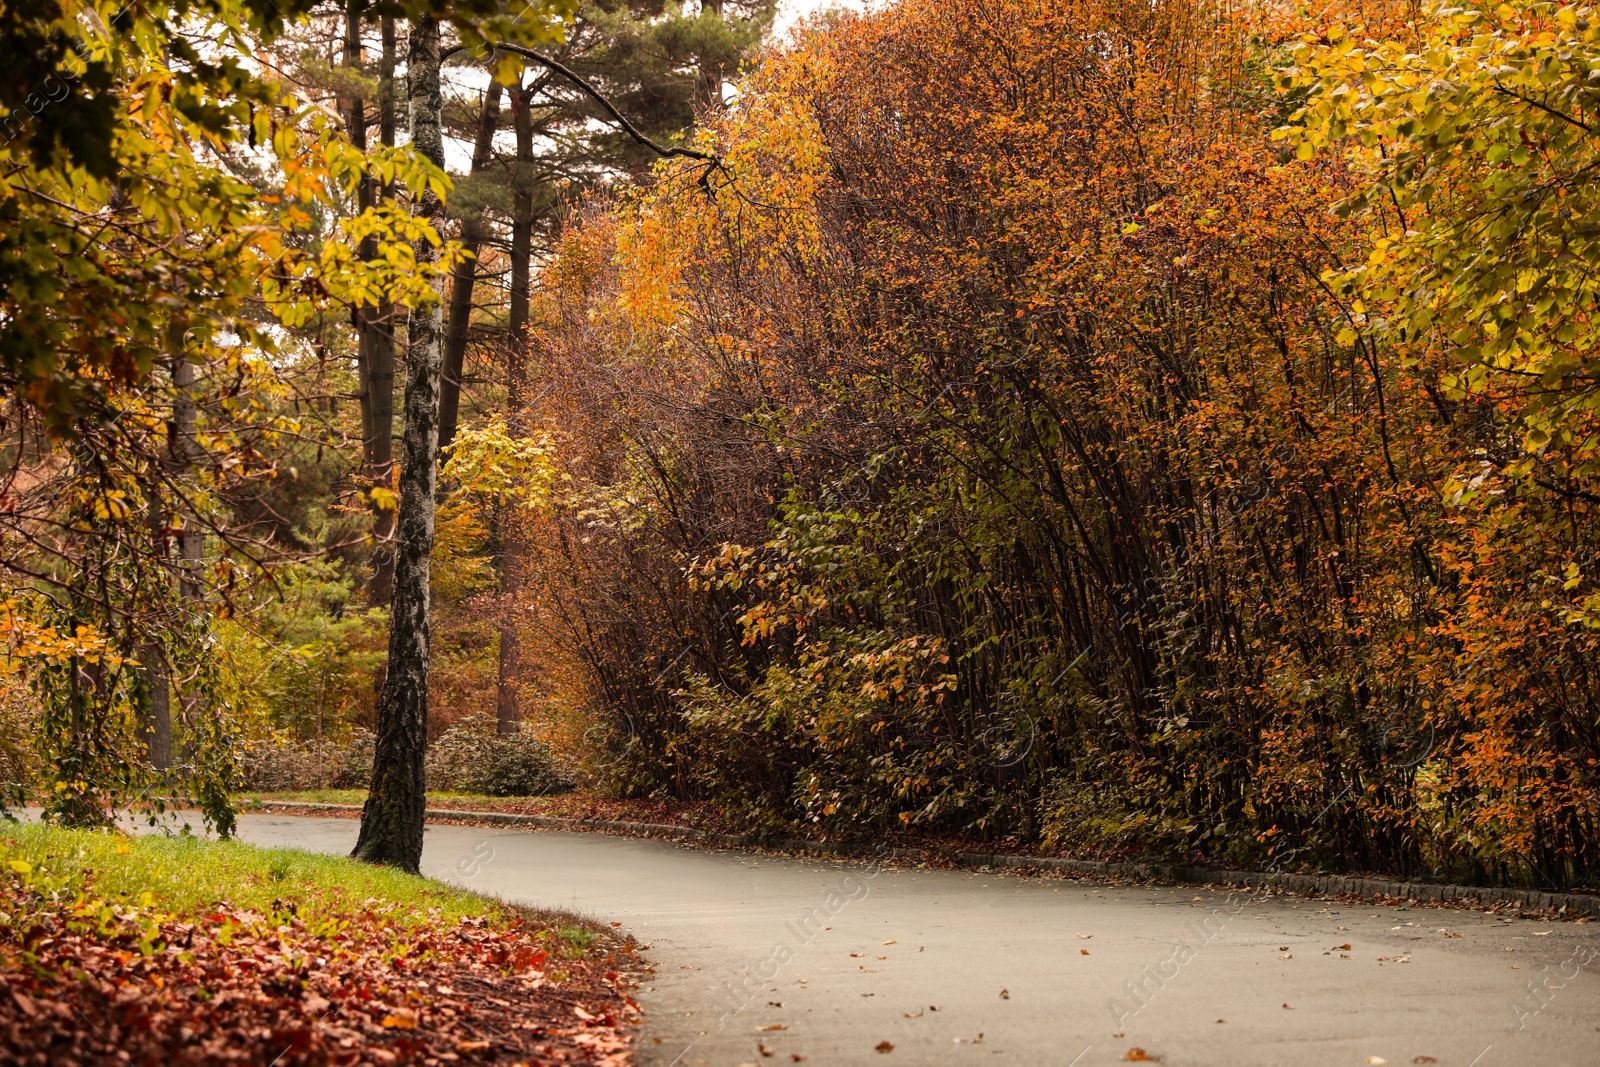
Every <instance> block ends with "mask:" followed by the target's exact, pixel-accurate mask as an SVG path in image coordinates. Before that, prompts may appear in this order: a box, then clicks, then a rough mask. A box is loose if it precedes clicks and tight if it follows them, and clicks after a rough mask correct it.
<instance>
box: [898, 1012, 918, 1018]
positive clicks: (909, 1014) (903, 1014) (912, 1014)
mask: <svg viewBox="0 0 1600 1067" xmlns="http://www.w3.org/2000/svg"><path fill="white" fill-rule="evenodd" d="M900 1015H901V1017H902V1018H906V1019H920V1018H922V1012H920V1011H903V1012H901V1013H900Z"/></svg>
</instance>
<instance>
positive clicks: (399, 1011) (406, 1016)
mask: <svg viewBox="0 0 1600 1067" xmlns="http://www.w3.org/2000/svg"><path fill="white" fill-rule="evenodd" d="M383 1025H384V1028H385V1029H388V1030H415V1029H416V1028H417V1013H416V1012H414V1011H412V1010H411V1009H410V1008H396V1009H395V1010H394V1011H393V1012H392V1013H391V1014H389V1015H385V1016H384V1017H383Z"/></svg>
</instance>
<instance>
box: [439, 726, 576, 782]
mask: <svg viewBox="0 0 1600 1067" xmlns="http://www.w3.org/2000/svg"><path fill="white" fill-rule="evenodd" d="M427 769H428V787H429V789H433V790H441V791H443V790H448V791H451V792H458V793H483V794H485V795H487V796H491V797H527V796H541V795H543V794H546V793H564V792H566V791H567V790H570V789H571V788H572V782H571V780H569V779H568V778H567V777H566V775H564V774H562V773H561V771H560V770H558V769H557V767H556V765H555V761H554V760H553V759H552V757H551V755H550V750H549V748H548V747H546V746H545V745H544V744H543V743H542V742H540V741H538V740H536V739H535V738H534V737H533V735H532V734H531V733H529V732H528V731H526V730H523V731H521V732H519V733H517V734H514V735H512V736H509V737H501V736H500V735H499V734H498V733H496V732H495V722H494V720H493V719H491V718H489V717H488V716H486V715H474V716H470V717H468V718H465V719H461V720H459V721H458V722H456V723H455V724H454V725H452V726H451V727H450V728H449V729H448V730H446V731H445V732H444V736H442V737H440V738H439V739H438V740H437V741H435V742H434V743H433V744H432V745H430V746H429V748H428V766H427Z"/></svg>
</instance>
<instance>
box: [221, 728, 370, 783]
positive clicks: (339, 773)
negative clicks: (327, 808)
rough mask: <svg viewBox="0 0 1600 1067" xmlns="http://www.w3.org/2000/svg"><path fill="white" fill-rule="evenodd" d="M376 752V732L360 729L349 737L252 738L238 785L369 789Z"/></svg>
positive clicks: (247, 747)
mask: <svg viewBox="0 0 1600 1067" xmlns="http://www.w3.org/2000/svg"><path fill="white" fill-rule="evenodd" d="M372 752H373V735H372V732H371V731H370V730H360V729H358V730H356V731H355V732H354V733H353V734H352V736H351V737H350V739H349V740H345V741H335V740H333V739H331V738H325V739H322V740H317V739H315V738H313V739H311V740H308V741H295V742H289V743H286V744H285V743H280V742H278V741H275V740H273V739H270V738H269V739H266V740H262V741H254V742H248V743H246V744H245V745H244V748H243V751H242V753H241V754H240V759H239V784H238V787H239V788H240V789H245V790H251V791H254V792H262V793H270V792H291V791H297V790H304V789H365V788H366V786H367V783H368V782H369V781H370V780H371V779H372Z"/></svg>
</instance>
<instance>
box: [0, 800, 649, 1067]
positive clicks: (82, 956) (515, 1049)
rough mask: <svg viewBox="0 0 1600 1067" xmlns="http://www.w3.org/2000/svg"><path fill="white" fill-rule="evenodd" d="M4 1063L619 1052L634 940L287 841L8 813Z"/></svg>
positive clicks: (1, 961) (540, 1057) (2, 878)
mask: <svg viewBox="0 0 1600 1067" xmlns="http://www.w3.org/2000/svg"><path fill="white" fill-rule="evenodd" d="M0 913H3V917H0V922H3V933H0V989H7V990H9V992H10V993H11V996H10V997H3V996H0V1062H6V1063H17V1064H27V1063H38V1064H40V1065H45V1064H50V1065H54V1064H74V1063H84V1064H88V1063H108V1064H109V1063H126V1062H129V1060H128V1058H127V1057H129V1056H131V1058H132V1062H135V1063H138V1062H149V1063H196V1064H199V1063H214V1062H241V1063H259V1064H261V1065H263V1067H266V1065H267V1064H278V1065H280V1067H290V1065H312V1064H315V1065H319V1067H320V1065H324V1064H340V1065H354V1064H398V1063H422V1064H425V1063H439V1062H455V1061H460V1062H470V1063H501V1064H511V1063H519V1062H546V1061H549V1060H555V1061H557V1062H564V1063H595V1064H607V1063H621V1062H624V1059H625V1057H626V1050H627V1045H628V1040H627V1036H626V1031H627V1023H628V1018H629V1016H630V1015H631V1013H632V1010H633V1008H632V1004H631V1002H630V1001H629V1000H628V999H627V995H626V992H625V989H624V981H623V980H622V979H621V978H620V977H619V975H618V973H617V967H618V965H619V957H625V956H631V955H632V946H631V945H627V944H623V943H621V942H618V941H616V940H615V939H614V938H613V937H612V936H611V935H609V933H607V932H606V931H603V930H602V929H600V928H598V927H594V926H591V925H588V924H585V923H583V922H581V921H579V920H576V919H574V918H572V917H570V916H564V915H561V914H558V913H545V912H534V911H528V910H525V909H520V908H515V907H512V906H509V905H505V904H502V903H499V902H495V901H489V900H486V899H484V898H482V897H478V896H475V895H473V894H471V893H468V892H465V891H463V890H459V889H455V888H452V887H450V886H446V885H443V884H441V883H438V882H434V881H431V880H428V879H424V878H417V877H413V876H410V875H405V874H401V873H399V872H396V871H392V870H388V869H385V868H377V867H370V866H366V865H363V864H357V863H353V862H351V861H349V860H345V859H340V858H335V857H330V856H319V855H313V854H310V853H304V852H299V851H295V850H289V849H266V848H257V847H254V846H250V845H244V844H239V843H236V842H211V841H204V840H199V839H194V838H172V837H140V838H127V837H122V836H120V835H115V834H109V833H99V832H88V831H68V830H60V829H55V828H49V827H40V826H27V825H20V826H6V827H0Z"/></svg>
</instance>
